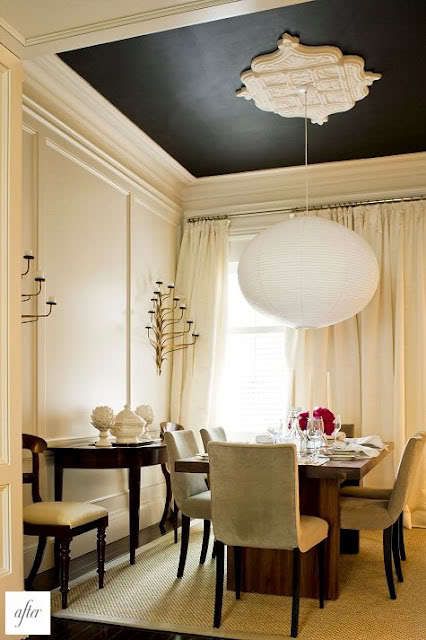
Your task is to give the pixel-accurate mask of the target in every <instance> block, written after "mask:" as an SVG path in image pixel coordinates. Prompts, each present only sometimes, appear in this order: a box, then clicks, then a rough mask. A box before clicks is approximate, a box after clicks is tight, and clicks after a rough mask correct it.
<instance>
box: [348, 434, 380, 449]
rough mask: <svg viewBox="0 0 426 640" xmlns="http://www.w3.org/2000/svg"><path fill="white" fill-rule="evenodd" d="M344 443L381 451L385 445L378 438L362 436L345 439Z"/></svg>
mask: <svg viewBox="0 0 426 640" xmlns="http://www.w3.org/2000/svg"><path fill="white" fill-rule="evenodd" d="M346 442H349V443H353V444H360V445H362V446H364V447H375V448H376V449H383V448H384V446H385V444H384V442H383V440H382V439H381V437H380V436H363V437H362V438H346Z"/></svg>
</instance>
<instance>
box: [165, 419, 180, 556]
mask: <svg viewBox="0 0 426 640" xmlns="http://www.w3.org/2000/svg"><path fill="white" fill-rule="evenodd" d="M184 429H185V427H183V426H182V425H181V424H178V423H177V422H160V437H161V439H162V440H164V434H165V433H166V431H183V430H184ZM167 468H168V467H167ZM169 474H170V470H169ZM166 480H167V479H166ZM178 521H179V509H178V507H177V504H176V500H173V532H174V533H173V536H174V542H175V544H177V542H178Z"/></svg>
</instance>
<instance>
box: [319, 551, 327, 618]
mask: <svg viewBox="0 0 426 640" xmlns="http://www.w3.org/2000/svg"><path fill="white" fill-rule="evenodd" d="M326 543H327V541H326V540H322V541H321V542H320V543H319V545H318V592H319V606H320V609H324V593H325V545H326Z"/></svg>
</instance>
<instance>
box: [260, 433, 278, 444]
mask: <svg viewBox="0 0 426 640" xmlns="http://www.w3.org/2000/svg"><path fill="white" fill-rule="evenodd" d="M274 442H275V438H274V436H273V435H272V434H271V433H259V435H257V436H256V444H274Z"/></svg>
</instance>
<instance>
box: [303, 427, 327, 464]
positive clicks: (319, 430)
mask: <svg viewBox="0 0 426 640" xmlns="http://www.w3.org/2000/svg"><path fill="white" fill-rule="evenodd" d="M306 432H307V436H308V440H309V442H312V444H313V453H312V456H311V457H312V461H313V462H316V461H317V460H318V457H319V450H320V448H321V446H322V443H323V441H324V421H323V419H322V418H308V424H307V428H306Z"/></svg>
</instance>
